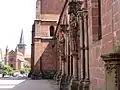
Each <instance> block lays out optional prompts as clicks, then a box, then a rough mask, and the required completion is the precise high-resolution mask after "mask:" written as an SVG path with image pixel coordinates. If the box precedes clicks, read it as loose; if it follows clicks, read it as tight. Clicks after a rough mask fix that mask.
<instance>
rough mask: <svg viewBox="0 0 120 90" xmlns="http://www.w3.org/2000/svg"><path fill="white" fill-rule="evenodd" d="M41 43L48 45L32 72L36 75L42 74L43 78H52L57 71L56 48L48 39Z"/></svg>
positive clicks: (52, 41)
mask: <svg viewBox="0 0 120 90" xmlns="http://www.w3.org/2000/svg"><path fill="white" fill-rule="evenodd" d="M41 43H42V44H43V43H44V44H45V43H49V44H48V45H47V47H46V48H44V52H43V53H42V55H41V56H40V58H39V60H38V61H37V63H36V64H35V66H34V71H35V72H36V73H40V71H41V73H42V76H43V78H46V79H48V78H50V77H51V78H52V77H53V74H54V73H55V71H56V69H57V62H56V58H57V57H56V56H57V53H56V46H55V44H54V40H52V39H51V40H50V39H42V40H41ZM42 49H43V48H41V50H42ZM48 76H49V77H48Z"/></svg>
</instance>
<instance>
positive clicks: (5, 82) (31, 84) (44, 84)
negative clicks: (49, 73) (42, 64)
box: [0, 78, 59, 90]
mask: <svg viewBox="0 0 120 90" xmlns="http://www.w3.org/2000/svg"><path fill="white" fill-rule="evenodd" d="M15 79H16V80H15ZM0 90H59V89H58V86H57V85H56V84H55V82H54V81H51V80H28V79H23V78H18V79H17V78H4V79H2V80H0Z"/></svg>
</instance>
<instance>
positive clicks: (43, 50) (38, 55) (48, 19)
mask: <svg viewBox="0 0 120 90" xmlns="http://www.w3.org/2000/svg"><path fill="white" fill-rule="evenodd" d="M53 2H54V3H53ZM63 3H64V0H37V2H36V20H35V21H34V24H33V26H32V44H31V49H32V50H31V51H32V52H31V57H32V60H31V69H32V72H40V71H42V70H56V67H57V66H56V47H55V46H54V39H53V35H54V32H55V28H56V25H57V21H58V18H59V14H60V12H61V9H62V6H63Z"/></svg>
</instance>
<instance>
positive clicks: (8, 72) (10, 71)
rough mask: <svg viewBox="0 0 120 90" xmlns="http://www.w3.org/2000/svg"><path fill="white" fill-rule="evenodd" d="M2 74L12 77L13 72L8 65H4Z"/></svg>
mask: <svg viewBox="0 0 120 90" xmlns="http://www.w3.org/2000/svg"><path fill="white" fill-rule="evenodd" d="M3 74H4V75H13V74H14V70H13V68H12V67H10V66H8V65H4V69H3Z"/></svg>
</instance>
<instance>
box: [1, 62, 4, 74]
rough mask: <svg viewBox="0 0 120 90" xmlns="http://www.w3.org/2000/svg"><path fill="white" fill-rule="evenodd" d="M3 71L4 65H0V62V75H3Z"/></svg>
mask: <svg viewBox="0 0 120 90" xmlns="http://www.w3.org/2000/svg"><path fill="white" fill-rule="evenodd" d="M3 69H4V65H3V64H2V62H0V74H2V73H3Z"/></svg>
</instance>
